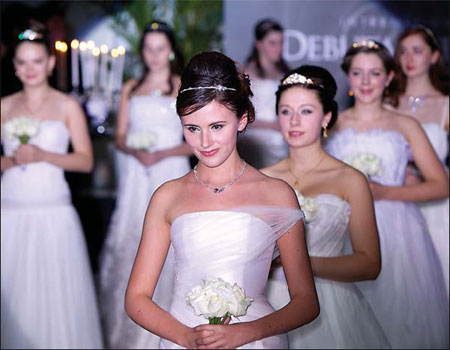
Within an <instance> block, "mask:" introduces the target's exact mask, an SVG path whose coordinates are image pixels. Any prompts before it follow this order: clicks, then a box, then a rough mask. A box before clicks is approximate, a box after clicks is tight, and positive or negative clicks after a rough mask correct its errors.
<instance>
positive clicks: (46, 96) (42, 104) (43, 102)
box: [23, 91, 51, 117]
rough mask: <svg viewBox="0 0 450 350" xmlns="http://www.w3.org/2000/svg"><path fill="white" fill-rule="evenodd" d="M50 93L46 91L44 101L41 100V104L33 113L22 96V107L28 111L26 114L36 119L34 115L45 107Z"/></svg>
mask: <svg viewBox="0 0 450 350" xmlns="http://www.w3.org/2000/svg"><path fill="white" fill-rule="evenodd" d="M50 93H51V91H48V92H47V94H46V95H45V97H44V99H43V100H42V102H41V103H40V104H39V106H38V108H36V109H35V110H34V111H33V110H32V109H31V108H30V107H29V106H28V102H27V101H26V98H25V96H24V98H23V99H24V101H23V102H24V103H23V104H24V107H25V108H26V109H27V110H28V112H30V113H31V115H32V116H35V117H36V114H38V113H39V112H40V111H41V109H42V108H43V107H44V106H45V103H46V102H47V99H48V97H49V96H50Z"/></svg>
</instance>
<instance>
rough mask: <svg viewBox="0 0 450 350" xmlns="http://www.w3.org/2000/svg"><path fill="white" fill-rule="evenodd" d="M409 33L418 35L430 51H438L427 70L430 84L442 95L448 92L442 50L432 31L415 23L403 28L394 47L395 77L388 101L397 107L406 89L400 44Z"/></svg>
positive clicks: (446, 73)
mask: <svg viewBox="0 0 450 350" xmlns="http://www.w3.org/2000/svg"><path fill="white" fill-rule="evenodd" d="M411 35H420V37H421V38H422V39H423V41H424V42H425V43H426V44H427V45H428V46H429V47H430V49H431V52H432V53H434V52H436V51H438V52H439V58H438V60H437V61H436V63H434V64H432V65H431V66H430V69H429V71H428V74H429V77H430V81H431V84H432V85H433V87H434V88H435V89H436V90H438V91H440V92H442V93H443V94H444V95H448V94H449V82H448V71H447V68H446V65H445V61H444V57H443V55H442V50H441V48H440V45H439V42H438V41H437V39H436V36H435V35H434V33H433V32H432V31H431V29H429V28H428V27H425V26H424V25H421V24H419V25H417V26H414V27H411V28H407V29H405V30H404V31H403V32H402V33H401V34H400V35H399V37H398V39H397V45H396V48H395V56H394V59H395V64H396V72H395V77H394V80H393V84H392V88H391V89H392V90H391V91H390V96H389V100H388V102H389V103H390V104H392V105H393V106H394V107H397V106H398V104H399V98H400V96H401V95H402V94H404V93H405V91H406V84H407V77H406V75H405V73H404V72H403V70H402V68H401V65H400V45H401V43H402V41H403V40H404V39H405V38H407V37H409V36H411Z"/></svg>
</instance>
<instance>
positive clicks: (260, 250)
mask: <svg viewBox="0 0 450 350" xmlns="http://www.w3.org/2000/svg"><path fill="white" fill-rule="evenodd" d="M302 218H303V213H302V212H301V211H300V210H295V209H288V208H276V207H266V206H255V207H244V208H237V209H230V210H224V211H201V212H193V213H187V214H183V215H181V216H179V217H178V218H176V219H175V220H174V222H173V223H172V227H171V240H172V245H173V248H174V252H175V255H174V256H175V271H176V277H175V288H174V294H173V299H172V305H171V306H170V309H169V312H170V313H171V314H172V315H173V316H174V317H175V318H176V319H177V320H178V321H180V322H181V323H183V324H185V325H187V326H189V327H195V326H197V325H200V324H207V323H208V320H207V319H205V318H204V317H202V316H197V315H195V313H194V309H193V308H192V307H191V306H190V305H188V304H187V303H186V293H187V292H188V291H189V290H190V289H191V288H193V287H194V286H196V285H198V284H200V283H201V282H202V281H203V280H209V279H213V278H218V277H220V278H222V279H224V280H225V281H227V282H229V283H231V284H234V283H237V284H238V285H239V286H241V287H242V288H243V289H244V291H245V295H246V297H250V298H253V299H254V301H253V303H252V304H251V305H250V306H249V308H248V309H247V314H246V315H245V316H241V317H239V320H237V319H235V318H233V320H232V323H234V322H247V321H252V320H256V319H258V318H261V317H263V316H265V315H267V314H270V313H272V312H273V311H274V309H273V308H272V306H271V305H270V304H269V302H268V301H267V299H266V298H265V296H264V288H265V286H266V283H267V278H268V274H269V270H270V265H271V262H272V258H273V254H274V247H275V244H276V240H277V239H278V238H280V237H281V236H282V235H283V234H284V233H285V232H287V231H289V229H290V228H291V227H292V226H293V225H294V224H295V223H296V222H297V221H299V220H301V219H302ZM286 347H287V336H286V334H280V335H276V336H272V337H268V338H264V339H262V340H259V341H256V342H253V343H249V344H246V345H244V346H242V347H241V348H242V349H268V348H271V349H272V348H286ZM160 348H163V349H179V348H181V347H180V346H178V345H177V344H174V343H172V342H170V341H168V340H165V339H162V340H161V343H160Z"/></svg>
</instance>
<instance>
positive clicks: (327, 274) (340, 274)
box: [311, 169, 381, 282]
mask: <svg viewBox="0 0 450 350" xmlns="http://www.w3.org/2000/svg"><path fill="white" fill-rule="evenodd" d="M343 178H344V182H345V188H344V191H345V193H346V196H347V198H346V199H347V201H348V203H349V204H350V206H351V214H350V221H349V231H350V239H351V243H352V248H353V254H350V255H343V256H338V257H311V265H312V268H313V272H314V275H315V276H317V277H321V278H325V279H330V280H335V281H342V282H355V281H364V280H372V279H375V278H376V277H377V276H378V274H379V273H380V270H381V255H380V247H379V240H378V230H377V224H376V221H375V212H374V208H373V198H372V195H371V193H370V189H369V185H368V183H367V180H366V178H365V176H364V175H362V174H360V173H359V172H356V171H354V170H353V169H350V171H348V170H347V173H346V174H345V176H343Z"/></svg>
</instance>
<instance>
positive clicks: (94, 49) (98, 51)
mask: <svg viewBox="0 0 450 350" xmlns="http://www.w3.org/2000/svg"><path fill="white" fill-rule="evenodd" d="M92 54H93V55H94V56H99V55H100V49H99V48H98V47H94V48H93V49H92Z"/></svg>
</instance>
